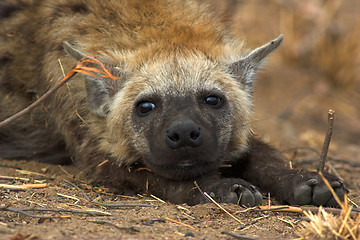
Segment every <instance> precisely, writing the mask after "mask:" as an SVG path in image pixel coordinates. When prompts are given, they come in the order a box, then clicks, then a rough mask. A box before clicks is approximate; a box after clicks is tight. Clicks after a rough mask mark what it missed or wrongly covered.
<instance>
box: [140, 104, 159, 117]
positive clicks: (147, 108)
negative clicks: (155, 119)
mask: <svg viewBox="0 0 360 240" xmlns="http://www.w3.org/2000/svg"><path fill="white" fill-rule="evenodd" d="M154 108H155V104H154V103H152V102H148V101H145V102H140V103H139V104H138V106H137V111H138V113H139V114H140V115H142V116H145V115H147V114H148V113H149V112H150V111H151V110H153V109H154Z"/></svg>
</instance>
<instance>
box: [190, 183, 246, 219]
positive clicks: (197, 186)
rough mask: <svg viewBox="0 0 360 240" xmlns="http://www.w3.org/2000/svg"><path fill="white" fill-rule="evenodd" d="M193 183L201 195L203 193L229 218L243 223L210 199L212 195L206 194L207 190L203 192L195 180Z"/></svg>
mask: <svg viewBox="0 0 360 240" xmlns="http://www.w3.org/2000/svg"><path fill="white" fill-rule="evenodd" d="M194 184H195V186H196V188H197V189H198V190H199V191H200V192H201V193H202V195H204V196H205V197H206V198H207V199H209V200H210V201H211V202H213V203H214V204H215V205H216V206H217V207H218V208H220V209H221V210H222V211H223V212H225V213H226V214H227V215H229V216H230V217H231V218H233V219H234V220H235V221H237V222H238V223H240V224H244V223H243V222H242V221H240V220H239V219H237V218H236V217H235V216H234V215H232V214H231V213H229V212H228V211H227V210H226V209H225V208H223V207H222V206H221V205H220V204H219V203H217V202H216V201H215V200H214V199H212V197H210V195H209V194H207V192H203V191H202V190H201V189H200V187H199V185H198V184H197V182H196V181H194Z"/></svg>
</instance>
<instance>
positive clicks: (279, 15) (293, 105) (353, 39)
mask: <svg viewBox="0 0 360 240" xmlns="http://www.w3.org/2000/svg"><path fill="white" fill-rule="evenodd" d="M213 4H214V5H215V6H216V8H217V9H219V11H223V12H224V21H226V22H231V23H232V28H233V29H232V30H233V32H234V33H235V34H236V36H237V37H238V38H240V39H244V40H245V42H246V45H247V47H248V48H254V47H257V46H259V45H262V44H264V43H266V42H268V41H269V40H271V39H273V38H275V37H277V36H278V35H279V34H280V33H283V34H284V36H285V38H284V41H283V44H282V45H281V46H280V48H279V50H277V51H275V52H274V53H273V54H271V56H270V57H269V58H268V61H267V64H266V65H265V66H264V68H263V69H262V70H261V71H260V73H259V74H258V76H257V82H256V84H255V96H254V104H255V108H254V112H255V114H254V119H253V124H252V126H253V129H254V131H255V132H256V133H257V134H258V135H259V136H261V137H262V138H263V139H265V140H266V141H267V142H269V143H271V144H272V145H274V146H275V147H277V148H278V149H280V150H281V151H283V153H284V154H285V156H287V158H288V159H289V161H291V163H292V164H293V165H294V166H298V167H306V168H316V167H317V165H318V163H317V158H318V157H319V152H321V149H322V145H323V142H324V136H325V132H326V129H327V122H328V120H327V113H328V110H329V109H333V110H335V112H336V113H335V122H334V130H333V135H332V141H331V144H330V150H329V153H328V156H329V157H330V159H329V160H328V162H327V169H328V170H329V171H330V172H333V173H335V174H337V175H338V176H340V177H341V178H344V179H345V182H349V183H350V188H353V189H354V190H355V189H356V190H357V191H358V192H359V189H360V180H359V178H360V0H301V1H296V0H251V1H245V0H242V1H241V0H226V1H216V0H213ZM348 186H349V185H348ZM357 199H358V197H357Z"/></svg>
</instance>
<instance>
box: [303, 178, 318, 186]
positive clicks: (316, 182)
mask: <svg viewBox="0 0 360 240" xmlns="http://www.w3.org/2000/svg"><path fill="white" fill-rule="evenodd" d="M318 183H319V181H318V180H316V179H315V178H311V179H309V180H307V181H306V183H305V184H306V185H308V186H313V185H316V184H318Z"/></svg>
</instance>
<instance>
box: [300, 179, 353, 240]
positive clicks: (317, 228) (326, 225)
mask: <svg viewBox="0 0 360 240" xmlns="http://www.w3.org/2000/svg"><path fill="white" fill-rule="evenodd" d="M320 176H321V178H322V179H323V181H324V182H325V184H326V185H327V187H328V188H329V189H330V190H331V192H332V194H333V196H334V197H335V199H336V201H337V202H338V203H339V205H340V207H341V214H340V215H339V216H334V215H332V214H331V213H327V212H326V211H325V210H324V209H323V208H322V207H320V208H319V212H318V213H317V214H316V215H315V214H313V213H311V212H307V211H305V212H304V214H305V216H306V217H308V218H309V220H310V221H309V222H303V223H302V224H303V227H302V228H300V230H299V231H298V233H297V234H298V236H299V237H301V238H304V239H349V240H360V214H357V215H356V217H351V210H352V206H350V205H349V204H348V200H347V195H345V197H344V202H341V201H340V199H339V198H338V197H337V195H336V193H335V192H334V191H333V189H332V188H331V186H330V184H329V182H328V181H327V180H326V179H325V178H324V176H323V175H322V174H321V173H320Z"/></svg>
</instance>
